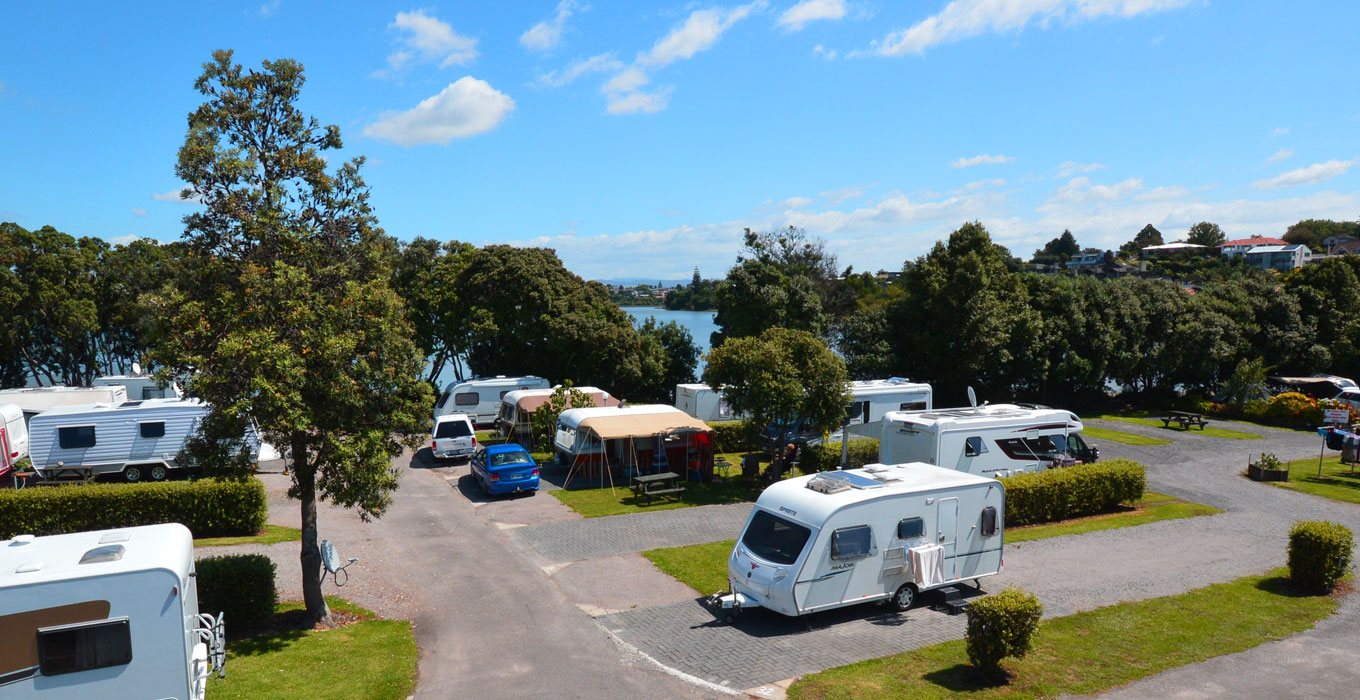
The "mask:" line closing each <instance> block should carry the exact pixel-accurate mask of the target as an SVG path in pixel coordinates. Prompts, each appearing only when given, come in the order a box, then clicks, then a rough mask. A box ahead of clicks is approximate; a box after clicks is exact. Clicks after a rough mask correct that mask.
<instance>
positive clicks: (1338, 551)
mask: <svg viewBox="0 0 1360 700" xmlns="http://www.w3.org/2000/svg"><path fill="white" fill-rule="evenodd" d="M1354 546H1355V539H1354V537H1352V535H1351V531H1350V529H1349V528H1347V527H1346V526H1345V525H1340V524H1337V523H1333V522H1328V521H1326V520H1301V521H1299V522H1297V523H1294V528H1293V529H1292V530H1290V531H1289V579H1290V580H1291V581H1293V582H1294V584H1295V585H1297V586H1299V587H1301V588H1305V589H1307V590H1310V591H1317V592H1319V593H1330V592H1331V590H1332V589H1333V588H1334V587H1336V582H1337V581H1340V580H1341V578H1342V577H1343V576H1345V575H1346V573H1347V572H1349V571H1350V568H1351V549H1352V548H1353V547H1354Z"/></svg>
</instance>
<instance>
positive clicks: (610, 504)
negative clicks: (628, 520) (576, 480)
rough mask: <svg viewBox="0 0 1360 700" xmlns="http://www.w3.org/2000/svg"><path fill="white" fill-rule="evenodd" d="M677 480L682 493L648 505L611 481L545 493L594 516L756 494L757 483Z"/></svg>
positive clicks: (736, 500)
mask: <svg viewBox="0 0 1360 700" xmlns="http://www.w3.org/2000/svg"><path fill="white" fill-rule="evenodd" d="M596 483H598V482H592V487H593V486H594V484H596ZM681 483H682V484H683V485H684V487H685V491H684V493H680V494H666V496H679V498H661V497H658V498H653V499H652V502H651V504H650V505H643V503H642V501H640V500H637V498H636V497H635V496H633V491H632V489H630V488H628V485H627V484H626V483H617V484H615V485H614V489H613V491H612V492H611V490H610V488H609V487H608V486H605V487H604V488H598V487H593V488H588V489H576V488H573V489H570V490H566V489H563V490H556V491H549V492H548V493H551V494H552V495H553V496H554V497H555V498H557V500H559V501H561V502H563V503H565V504H566V505H567V507H569V508H571V509H572V510H574V511H576V512H577V513H580V514H581V515H583V516H585V517H587V518H598V517H601V516H604V515H626V514H628V513H649V512H652V511H657V510H674V509H676V508H688V507H690V506H711V505H716V504H719V503H741V502H742V501H753V500H755V498H756V496H758V495H760V490H759V488H758V487H755V486H752V485H749V484H743V483H741V482H740V481H737V480H731V481H714V482H712V483H708V484H705V483H703V482H698V481H685V482H681Z"/></svg>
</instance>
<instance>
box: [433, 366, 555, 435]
mask: <svg viewBox="0 0 1360 700" xmlns="http://www.w3.org/2000/svg"><path fill="white" fill-rule="evenodd" d="M551 386H552V385H551V384H549V383H548V380H546V379H544V378H543V377H534V376H528V377H507V376H504V375H498V376H495V377H479V378H477V379H469V380H467V381H465V382H451V383H450V384H449V385H448V386H446V387H444V392H443V393H442V394H440V395H439V400H438V401H436V402H435V404H434V417H435V418H436V419H437V418H439V417H440V416H442V415H444V414H446V413H466V414H468V415H469V416H471V417H472V422H473V423H475V424H477V425H490V424H491V422H492V421H494V420H496V413H497V412H498V411H500V408H501V398H503V397H504V396H505V395H506V394H507V393H509V392H511V391H514V390H516V389H547V388H549V387H551Z"/></svg>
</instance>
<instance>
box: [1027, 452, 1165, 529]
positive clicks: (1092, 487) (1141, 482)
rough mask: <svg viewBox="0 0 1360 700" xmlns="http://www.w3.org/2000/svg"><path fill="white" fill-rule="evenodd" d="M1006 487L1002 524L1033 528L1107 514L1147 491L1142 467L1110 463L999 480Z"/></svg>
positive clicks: (1118, 461)
mask: <svg viewBox="0 0 1360 700" xmlns="http://www.w3.org/2000/svg"><path fill="white" fill-rule="evenodd" d="M1001 483H1002V484H1004V485H1005V487H1006V524H1007V525H1008V526H1015V525H1034V524H1036V523H1047V522H1052V521H1055V520H1067V519H1068V518H1080V517H1083V516H1087V515H1099V514H1101V513H1108V512H1110V511H1112V510H1114V509H1115V508H1116V507H1118V506H1119V505H1120V504H1123V503H1134V502H1136V501H1138V500H1139V499H1141V498H1142V497H1143V492H1144V491H1145V490H1146V489H1147V475H1146V473H1145V471H1144V468H1143V465H1141V464H1139V463H1137V462H1135V461H1133V460H1131V459H1110V460H1106V461H1104V462H1096V463H1094V464H1078V465H1077V466H1075V467H1059V468H1057V469H1047V470H1044V471H1041V472H1032V473H1029V474H1017V475H1015V476H1009V477H1006V478H1004V479H1002V480H1001Z"/></svg>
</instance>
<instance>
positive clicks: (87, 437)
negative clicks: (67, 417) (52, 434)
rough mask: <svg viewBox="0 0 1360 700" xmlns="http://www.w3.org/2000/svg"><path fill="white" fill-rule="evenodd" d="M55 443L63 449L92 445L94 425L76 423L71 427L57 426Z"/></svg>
mask: <svg viewBox="0 0 1360 700" xmlns="http://www.w3.org/2000/svg"><path fill="white" fill-rule="evenodd" d="M57 443H58V444H60V445H61V449H63V450H72V449H80V448H84V447H94V426H93V425H78V426H75V427H71V428H57Z"/></svg>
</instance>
